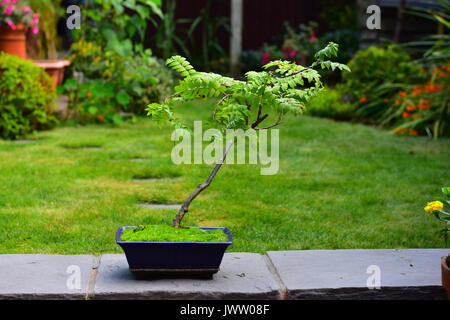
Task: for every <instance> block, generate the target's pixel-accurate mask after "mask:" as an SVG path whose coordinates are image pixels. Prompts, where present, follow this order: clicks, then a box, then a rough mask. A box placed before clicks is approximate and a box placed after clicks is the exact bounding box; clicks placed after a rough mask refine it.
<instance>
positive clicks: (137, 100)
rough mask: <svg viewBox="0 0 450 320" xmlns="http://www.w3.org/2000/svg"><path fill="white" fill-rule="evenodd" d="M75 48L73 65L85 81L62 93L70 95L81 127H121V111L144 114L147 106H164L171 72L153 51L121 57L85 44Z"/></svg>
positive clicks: (68, 84)
mask: <svg viewBox="0 0 450 320" xmlns="http://www.w3.org/2000/svg"><path fill="white" fill-rule="evenodd" d="M72 48H73V53H72V56H71V61H72V65H73V66H74V68H75V70H76V71H77V72H81V73H82V74H83V75H84V79H83V82H82V83H80V84H78V82H79V81H76V80H75V79H70V80H68V81H66V83H65V84H64V85H63V86H62V87H61V88H60V92H66V93H67V94H68V95H69V107H70V109H71V110H72V111H73V112H74V115H75V116H76V119H77V120H78V121H79V122H81V123H86V122H92V121H101V122H103V121H106V122H114V123H121V122H122V119H121V116H119V115H118V113H119V112H120V111H126V112H132V113H134V114H138V115H142V114H145V106H146V105H148V104H149V103H152V102H161V100H162V98H163V96H165V95H166V94H168V92H169V91H170V89H171V87H172V82H173V80H172V75H171V72H170V70H169V69H168V68H166V67H165V66H164V65H163V64H162V63H161V62H160V61H159V60H157V59H156V58H154V57H152V55H151V52H150V51H145V52H142V53H137V54H135V55H134V56H126V57H122V56H121V55H119V54H117V53H116V52H115V51H106V52H103V51H102V50H101V48H100V46H99V45H97V44H95V43H92V42H85V41H78V42H76V43H74V44H73V46H72ZM102 88H103V89H102ZM99 119H101V120H99Z"/></svg>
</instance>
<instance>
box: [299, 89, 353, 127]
mask: <svg viewBox="0 0 450 320" xmlns="http://www.w3.org/2000/svg"><path fill="white" fill-rule="evenodd" d="M354 112H355V105H354V104H351V103H349V102H343V101H342V93H341V92H340V91H339V89H331V90H326V91H325V92H324V91H322V92H321V93H319V94H318V95H317V96H315V97H313V98H312V99H311V100H310V101H309V105H308V107H307V109H306V114H308V115H312V116H316V117H323V118H332V119H336V120H351V119H352V118H353V117H354Z"/></svg>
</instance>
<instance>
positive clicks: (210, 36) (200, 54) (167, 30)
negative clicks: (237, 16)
mask: <svg viewBox="0 0 450 320" xmlns="http://www.w3.org/2000/svg"><path fill="white" fill-rule="evenodd" d="M222 1H223V2H228V0H222ZM215 2H219V1H218V0H206V1H205V4H204V6H203V7H202V8H201V9H200V12H199V14H198V15H197V17H196V18H195V19H187V18H180V19H177V18H176V17H175V11H176V9H177V1H176V0H166V2H165V12H164V19H163V20H162V21H161V23H160V24H159V26H158V30H157V32H156V34H155V36H154V37H153V39H152V40H153V43H152V49H153V48H154V51H155V53H156V54H157V55H158V56H161V57H162V58H164V59H168V58H169V57H170V56H172V55H176V54H180V53H182V54H184V55H186V56H189V57H191V59H192V63H193V64H194V65H196V66H201V69H202V70H204V71H210V70H216V69H217V68H220V67H222V68H223V66H224V65H225V61H226V58H224V57H225V56H226V55H227V53H226V52H225V50H223V48H222V47H221V45H220V42H219V38H218V36H217V33H218V32H219V31H220V30H221V29H225V30H227V31H228V30H229V17H226V16H225V17H217V16H216V15H215V14H213V12H212V10H213V8H212V6H213V3H215ZM194 33H201V41H200V42H196V41H195V39H196V37H195V35H194ZM186 39H188V40H189V41H186ZM226 67H228V65H227V66H226Z"/></svg>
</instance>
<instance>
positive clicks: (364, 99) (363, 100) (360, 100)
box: [359, 97, 367, 103]
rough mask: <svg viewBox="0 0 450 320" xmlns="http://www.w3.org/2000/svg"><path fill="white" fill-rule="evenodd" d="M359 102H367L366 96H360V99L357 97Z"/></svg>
mask: <svg viewBox="0 0 450 320" xmlns="http://www.w3.org/2000/svg"><path fill="white" fill-rule="evenodd" d="M359 102H361V103H365V102H367V98H366V97H362V98H361V99H359Z"/></svg>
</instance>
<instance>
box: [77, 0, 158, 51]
mask: <svg viewBox="0 0 450 320" xmlns="http://www.w3.org/2000/svg"><path fill="white" fill-rule="evenodd" d="M160 6H161V0H94V1H90V3H89V4H88V6H87V8H86V9H85V10H83V12H84V15H85V16H84V19H85V20H88V19H89V20H90V21H89V22H90V23H87V22H83V23H82V29H80V30H76V29H75V30H74V35H75V39H77V40H80V39H84V40H86V41H93V42H95V43H96V44H98V45H100V46H102V47H103V48H106V50H110V51H114V52H116V53H117V54H119V55H120V56H122V57H126V56H131V55H133V53H134V52H135V51H142V43H143V41H144V40H145V31H146V30H147V25H148V23H153V24H154V25H156V20H155V19H154V16H158V17H160V18H162V17H163V14H162V12H161V9H160ZM127 10H128V11H127ZM125 11H127V14H126V13H125ZM128 12H133V14H128Z"/></svg>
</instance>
